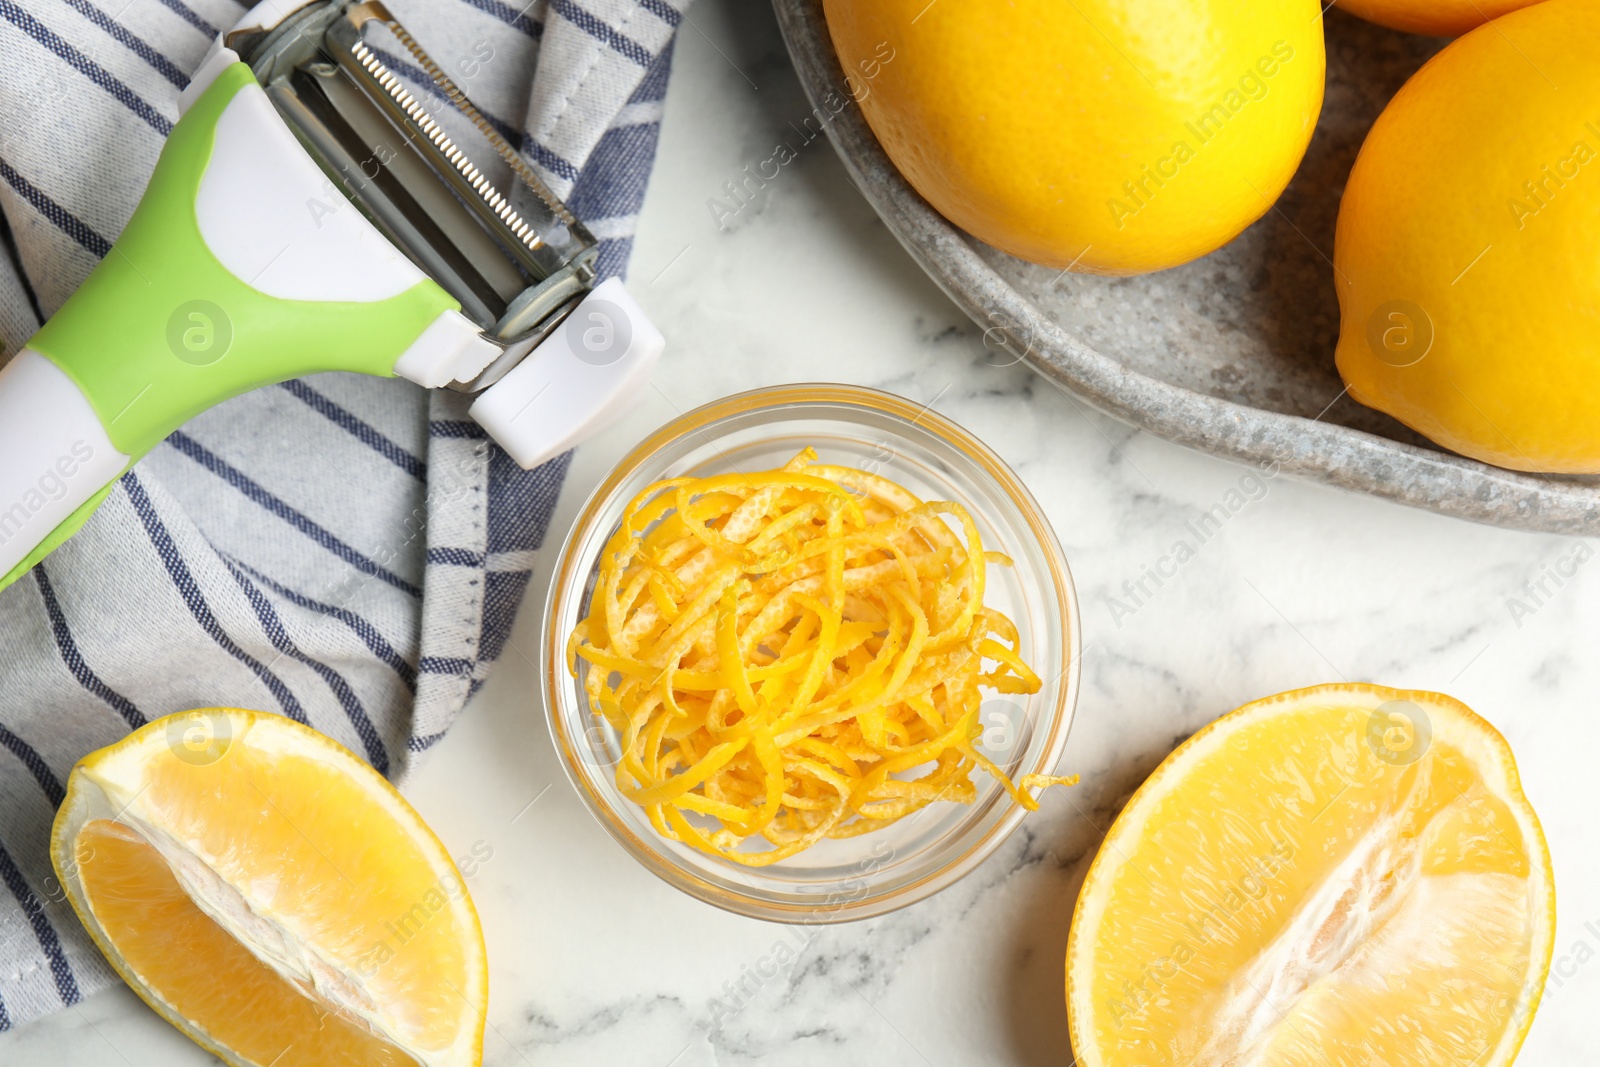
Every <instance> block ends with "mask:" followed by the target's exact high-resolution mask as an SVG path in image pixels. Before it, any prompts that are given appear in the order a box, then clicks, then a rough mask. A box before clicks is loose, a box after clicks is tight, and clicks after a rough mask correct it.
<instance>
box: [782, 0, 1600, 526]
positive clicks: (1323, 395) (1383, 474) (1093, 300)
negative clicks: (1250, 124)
mask: <svg viewBox="0 0 1600 1067" xmlns="http://www.w3.org/2000/svg"><path fill="white" fill-rule="evenodd" d="M774 6H775V7H776V9H777V13H778V21H779V23H780V25H781V26H782V28H783V35H784V39H785V41H786V42H787V43H788V46H789V53H790V55H791V56H792V57H793V59H794V64H795V67H796V69H797V70H798V72H799V75H800V81H801V84H802V85H803V86H804V87H805V90H806V94H807V95H808V96H809V98H810V100H811V102H812V104H813V105H814V106H816V107H818V108H821V109H823V110H822V111H821V112H820V113H822V114H830V113H832V112H833V111H835V110H838V109H839V105H840V102H841V101H842V100H848V99H849V94H848V92H847V91H846V90H845V82H844V74H843V72H842V71H841V70H840V67H839V63H838V60H837V58H836V57H835V55H834V52H833V44H832V42H831V41H830V40H829V38H828V31H827V26H826V25H825V23H824V21H823V15H822V3H821V0H774ZM1327 38H1328V89H1327V99H1326V102H1325V104H1324V106H1323V112H1322V117H1321V120H1320V121H1319V123H1318V125H1317V133H1316V136H1315V138H1314V139H1313V140H1312V143H1311V148H1310V150H1309V151H1308V153H1307V155H1306V159H1305V162H1304V163H1303V164H1302V165H1301V167H1300V172H1299V173H1298V174H1297V175H1296V176H1295V179H1294V181H1293V183H1292V184H1291V185H1290V186H1289V189H1288V191H1287V192H1286V193H1285V194H1284V196H1283V198H1282V199H1281V200H1280V201H1279V202H1278V205H1277V207H1276V208H1275V209H1274V210H1273V211H1270V212H1268V213H1267V215H1266V216H1265V217H1264V218H1262V219H1261V220H1260V221H1259V222H1257V223H1256V224H1255V225H1254V226H1252V227H1251V228H1250V229H1249V230H1247V231H1245V233H1244V234H1242V235H1241V236H1240V237H1239V238H1238V239H1237V240H1235V241H1234V242H1233V243H1231V244H1230V245H1228V246H1227V247H1226V248H1224V249H1222V250H1220V251H1218V252H1215V253H1213V254H1212V255H1210V256H1207V257H1205V258H1204V259H1201V260H1199V261H1197V262H1195V263H1191V264H1189V265H1187V266H1184V267H1179V268H1177V269H1174V270H1169V271H1163V272H1161V273H1158V274H1151V275H1145V276H1143V277H1139V278H1101V277H1092V276H1088V275H1082V274H1066V275H1062V274H1061V273H1060V272H1058V271H1053V270H1048V269H1046V268H1043V267H1038V266H1034V265H1033V264H1030V263H1025V262H1023V261H1022V260H1019V259H1015V258H1013V257H1011V256H1008V255H1006V254H1005V253H1003V252H1000V251H997V250H996V249H994V248H991V247H990V246H988V245H986V244H984V243H982V242H980V241H978V240H976V239H974V238H972V237H970V236H968V235H967V234H966V233H964V232H963V231H961V230H959V229H957V228H956V227H955V226H952V225H951V224H950V223H948V222H946V221H945V220H944V218H943V217H941V216H940V215H939V214H938V213H937V212H936V211H934V210H933V208H931V207H930V206H929V205H928V203H927V202H926V201H924V200H923V199H922V198H921V197H920V196H918V195H917V193H916V192H915V190H913V189H912V188H911V187H910V185H908V184H907V183H906V181H905V180H904V179H903V178H901V177H900V174H899V172H898V171H896V170H895V168H894V165H893V164H891V163H890V162H889V159H888V157H887V156H885V155H884V153H883V150H882V148H880V147H879V145H878V142H877V139H876V138H874V137H873V134H872V130H871V129H870V128H869V127H868V126H867V124H866V121H865V119H863V117H862V115H861V112H860V110H859V109H858V108H857V107H856V106H855V105H854V104H853V103H850V104H849V105H848V106H845V107H844V108H843V109H842V110H838V114H837V115H836V116H835V117H834V118H833V119H832V121H830V122H829V123H828V124H827V130H828V136H829V137H830V138H831V139H832V140H833V143H834V147H835V148H837V149H838V151H839V154H840V155H841V156H842V157H843V158H844V162H845V165H846V167H847V168H848V169H849V170H850V172H851V174H852V176H853V177H854V178H855V181H856V184H857V185H858V186H859V187H860V188H861V190H862V191H863V192H864V194H865V195H866V196H867V198H868V199H869V200H870V201H871V202H872V205H873V207H874V208H876V209H877V212H878V214H879V215H881V216H882V217H883V220H884V221H885V222H886V223H887V224H888V226H889V228H890V230H892V231H893V232H894V234H895V235H896V236H897V237H898V238H899V239H900V242H901V243H902V244H904V245H905V247H906V249H907V250H908V251H910V253H911V254H912V256H914V257H915V258H916V260H917V262H919V263H920V264H921V265H922V267H923V269H924V270H926V271H927V272H928V274H929V275H930V276H931V277H932V278H933V279H934V281H936V282H937V283H938V284H939V285H940V287H941V288H943V289H944V291H945V292H946V293H948V294H949V295H950V297H951V299H953V300H954V301H955V302H956V303H957V304H958V305H960V306H961V308H962V309H963V310H964V311H966V313H967V314H968V315H970V316H972V319H973V321H975V322H976V323H978V324H979V325H980V326H982V327H983V328H984V329H985V331H986V333H985V339H986V342H988V343H993V344H997V345H1004V346H1005V347H1006V349H1007V350H1008V351H1009V352H1010V353H1011V355H1010V356H1008V357H1006V358H1008V359H1009V358H1012V357H1015V358H1020V359H1022V360H1025V361H1026V362H1027V363H1029V364H1030V365H1031V366H1033V367H1034V368H1035V369H1036V370H1037V371H1038V372H1039V373H1040V374H1043V375H1044V376H1045V377H1046V378H1048V379H1049V380H1051V381H1052V382H1054V383H1056V384H1057V385H1060V386H1062V387H1063V388H1065V389H1067V390H1069V391H1070V392H1071V393H1073V394H1074V395H1076V396H1079V397H1082V398H1083V399H1085V400H1087V401H1089V402H1090V403H1091V404H1094V405H1095V406H1096V407H1099V408H1101V409H1102V410H1104V411H1106V412H1109V413H1110V414H1112V415H1115V416H1117V417H1118V418H1121V419H1123V420H1125V421H1127V422H1129V423H1131V424H1133V425H1134V426H1137V427H1139V428H1140V429H1144V430H1148V431H1150V432H1151V433H1154V434H1159V435H1160V436H1162V437H1165V438H1167V439H1168V440H1171V441H1176V442H1178V443H1180V444H1184V445H1187V446H1189V447H1191V448H1195V449H1199V450H1200V451H1203V452H1210V453H1212V454H1214V455H1218V456H1224V457H1227V458H1229V459H1234V460H1238V461H1241V462H1245V463H1265V462H1270V461H1273V460H1276V461H1277V462H1278V463H1279V464H1280V467H1281V469H1282V470H1283V471H1285V472H1287V473H1289V474H1292V475H1297V476H1300V477H1303V478H1308V479H1312V480H1315V481H1319V482H1324V483H1327V484H1329V485H1337V486H1341V487H1343V488H1346V489H1353V490H1357V491H1360V492H1366V493H1371V494H1373V495H1375V496H1380V497H1384V498H1387V499H1389V500H1395V501H1399V502H1401V503H1404V504H1410V505H1412V506H1415V507H1420V508H1427V509H1430V510H1432V511H1438V512H1442V513H1443V514H1446V515H1455V516H1459V517H1461V518H1465V519H1471V520H1474V521H1477V522H1484V523H1491V524H1494V525H1497V526H1509V527H1519V528H1522V529H1529V530H1542V531H1549V532H1557V533H1590V532H1595V531H1600V477H1566V476H1559V475H1550V476H1544V475H1537V474H1519V473H1516V472H1512V471H1505V470H1501V469H1499V468H1496V467H1491V466H1488V465H1486V464H1482V463H1478V462H1476V461H1474V460H1470V459H1464V458H1462V457H1460V456H1456V455H1453V454H1450V453H1447V452H1443V451H1440V450H1439V449H1438V448H1436V447H1435V446H1433V445H1431V444H1430V443H1429V442H1428V441H1426V440H1425V439H1423V438H1422V437H1420V436H1418V435H1417V434H1415V433H1413V432H1412V431H1411V430H1409V429H1407V428H1406V427H1405V426H1403V425H1401V424H1400V423H1398V422H1396V421H1394V420H1393V419H1391V418H1389V417H1388V416H1385V415H1382V414H1379V413H1378V412H1376V411H1373V410H1370V409H1368V408H1364V407H1362V406H1361V405H1360V404H1357V403H1356V402H1355V401H1353V400H1351V399H1350V398H1349V397H1347V396H1344V395H1343V389H1344V386H1343V383H1342V382H1341V381H1340V380H1339V375H1338V372H1337V371H1336V370H1335V369H1334V364H1333V350H1334V344H1335V342H1336V341H1337V339H1338V334H1339V308H1338V302H1337V300H1336V298H1335V296H1334V288H1333V281H1332V269H1333V268H1332V266H1331V264H1330V263H1329V260H1328V258H1327V255H1328V254H1331V253H1332V250H1333V230H1334V222H1335V219H1336V217H1337V213H1338V203H1339V195H1340V193H1341V192H1342V191H1343V189H1344V182H1345V178H1346V176H1347V175H1348V174H1349V173H1350V167H1351V165H1352V164H1353V163H1354V162H1355V157H1356V153H1357V151H1359V149H1360V147H1361V142H1362V140H1363V138H1365V136H1366V133H1367V130H1368V128H1369V127H1370V126H1371V125H1372V122H1373V120H1374V119H1375V118H1376V117H1377V115H1378V113H1379V112H1380V111H1381V110H1382V109H1383V106H1384V104H1386V103H1387V102H1388V100H1389V98H1390V97H1391V96H1392V95H1393V94H1394V92H1395V91H1396V90H1397V89H1399V87H1400V86H1401V85H1402V84H1403V83H1404V82H1405V80H1406V79H1407V78H1408V77H1410V75H1411V74H1412V72H1413V71H1415V70H1416V69H1417V68H1418V67H1419V66H1421V65H1422V63H1423V62H1425V61H1426V60H1427V59H1428V57H1429V56H1431V55H1432V54H1433V53H1434V52H1436V51H1437V50H1438V49H1439V48H1440V47H1441V45H1442V42H1440V41H1436V40H1430V39H1426V38H1419V37H1412V36H1407V35H1404V34H1399V33H1393V32H1391V31H1388V30H1384V29H1380V28H1378V27H1376V26H1372V25H1369V24H1367V23H1364V22H1361V21H1360V20H1358V19H1355V18H1352V17H1350V16H1347V15H1345V14H1343V13H1342V12H1337V11H1335V12H1331V13H1330V14H1329V16H1328V19H1327Z"/></svg>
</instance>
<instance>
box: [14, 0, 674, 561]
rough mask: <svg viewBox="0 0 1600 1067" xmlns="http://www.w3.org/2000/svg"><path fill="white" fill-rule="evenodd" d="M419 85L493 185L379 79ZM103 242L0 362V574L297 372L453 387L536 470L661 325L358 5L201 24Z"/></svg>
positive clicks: (619, 381) (652, 348) (413, 102)
mask: <svg viewBox="0 0 1600 1067" xmlns="http://www.w3.org/2000/svg"><path fill="white" fill-rule="evenodd" d="M401 53H406V54H409V56H410V59H411V60H412V61H414V62H415V64H416V65H417V66H419V67H421V68H422V70H423V71H425V72H426V73H427V75H428V76H429V77H430V78H432V80H433V82H434V83H435V87H436V88H437V90H438V92H439V94H440V95H441V96H442V97H443V98H444V99H446V100H448V101H449V102H450V103H451V104H452V105H453V106H454V108H455V109H456V110H457V111H459V112H460V113H462V114H463V115H465V117H466V118H467V119H469V120H470V121H471V123H472V125H473V126H475V127H476V128H477V129H478V130H479V131H480V132H481V133H482V135H483V137H484V139H485V140H486V141H487V142H488V144H489V146H490V147H491V148H492V149H493V150H494V152H495V153H496V154H497V155H498V156H499V157H500V158H501V159H502V160H503V161H504V162H505V164H506V166H507V168H508V169H509V173H510V175H511V182H510V187H509V188H508V190H506V191H502V190H501V189H499V188H497V187H496V186H495V185H494V184H493V183H492V182H491V181H490V180H489V179H488V177H486V176H485V175H484V173H483V172H482V171H481V170H480V169H479V168H478V166H477V165H476V164H475V163H474V162H473V161H472V160H471V159H470V158H469V157H468V156H467V154H466V153H464V152H463V151H462V150H461V148H460V147H459V146H458V145H457V144H456V143H455V142H454V141H453V140H452V138H451V137H450V136H449V135H448V134H447V133H446V132H445V131H444V129H443V128H442V127H441V126H440V125H439V123H438V122H436V121H435V120H434V118H433V117H432V116H431V115H430V114H429V113H428V111H427V110H425V109H424V108H423V107H422V105H421V104H420V103H419V102H418V101H417V99H416V97H415V96H414V95H413V94H412V93H411V92H410V91H409V90H408V89H407V88H406V87H405V86H404V85H403V84H402V83H401V81H400V80H399V78H398V77H397V76H396V74H395V73H394V71H393V70H392V69H391V67H392V66H393V65H394V61H393V60H392V59H390V58H388V57H390V56H394V55H398V54H401ZM178 107H179V112H180V118H179V121H178V122H177V124H176V125H175V126H174V127H173V130H172V133H171V135H170V137H169V138H168V140H167V143H166V146H165V147H164V148H163V149H162V152H161V156H160V159H159V160H158V162H157V164H156V168H155V172H154V174H153V175H152V176H151V179H150V184H149V186H148V188H147V189H146V190H145V194H144V197H143V199H142V200H141V201H140V202H139V206H138V208H137V209H136V210H135V211H134V213H133V217H132V218H131V219H130V220H129V222H128V225H127V228H126V229H125V230H124V231H123V232H122V235H121V237H119V238H118V239H117V241H116V244H115V245H114V246H113V248H112V250H111V252H110V253H109V254H108V255H107V256H106V257H105V258H104V259H103V260H102V261H101V263H100V265H99V266H98V267H96V268H95V270H94V272H93V273H92V274H90V275H89V278H88V280H87V281H85V282H84V284H83V286H82V287H81V288H80V289H79V290H78V291H77V292H76V293H75V294H73V296H72V297H71V298H70V299H69V300H68V301H67V302H66V303H65V304H64V305H63V306H62V307H61V309H60V310H59V311H58V312H56V314H55V315H54V316H53V317H52V318H51V319H50V321H49V322H47V323H46V324H45V325H44V327H43V328H42V329H40V330H39V332H38V333H37V334H35V335H34V337H33V339H32V340H31V341H29V342H28V344H27V345H26V347H24V348H23V349H22V350H21V351H20V352H19V353H18V354H17V355H16V356H15V358H13V359H12V360H11V362H10V363H8V364H7V365H6V366H5V367H4V368H3V369H0V456H3V457H4V460H3V462H0V589H3V588H5V586H7V585H9V584H10V583H11V582H13V581H15V580H16V579H17V578H18V577H19V576H21V575H22V574H24V573H26V572H27V571H28V570H29V569H30V568H31V567H32V566H33V565H34V564H35V563H37V562H38V561H39V560H40V559H42V558H44V556H45V555H47V554H48V553H49V552H50V551H51V550H52V549H54V548H55V547H56V546H57V545H59V544H61V543H62V542H63V541H65V540H66V539H67V538H68V537H70V536H71V535H72V534H73V532H75V531H76V530H77V529H78V528H79V527H80V526H82V525H83V523H84V521H85V520H87V519H88V517H89V515H90V514H92V513H93V511H94V509H95V508H96V507H97V506H98V505H99V504H100V502H101V501H102V500H104V499H105V498H106V496H107V495H108V494H109V493H110V491H111V488H112V486H113V485H115V483H116V481H117V479H118V478H119V477H120V476H121V475H122V473H123V472H124V471H126V470H127V469H128V468H129V467H130V466H132V465H133V464H134V463H135V462H137V461H138V459H139V458H140V457H142V456H143V455H144V454H145V453H147V452H149V451H150V450H151V449H152V448H154V447H155V446H156V445H157V444H159V443H160V442H161V441H162V440H163V439H164V438H165V437H166V436H167V435H168V434H170V433H171V432H172V431H174V430H176V429H177V428H178V427H179V426H181V425H182V424H183V423H184V422H186V421H188V420H189V419H190V418H192V417H193V416H195V415H197V414H198V413H200V412H201V411H204V410H205V409H207V408H209V407H212V406H214V405H216V404H219V403H221V402H222V401H224V400H227V399H229V398H230V397H233V396H237V395H239V394H240V393H243V392H246V391H248V390H250V389H255V388H259V387H261V386H265V385H271V384H275V383H277V382H281V381H286V380H288V379H291V378H297V377H300V376H302V375H305V374H312V373H316V372H320V371H334V370H342V371H357V372H361V373H365V374H372V375H378V376H383V377H390V376H399V377H402V378H407V379H409V380H411V381H413V382H416V383H417V384H418V385H422V386H425V387H428V388H450V389H457V390H462V391H466V392H470V393H473V394H476V399H475V400H474V401H473V403H472V405H471V407H470V409H469V413H470V415H471V417H472V418H473V419H474V420H475V421H477V422H478V423H479V424H480V425H482V426H483V427H484V429H485V430H486V431H487V433H488V434H489V436H490V437H492V438H493V439H494V440H495V441H497V442H498V443H499V444H500V445H501V446H502V447H503V448H504V449H505V450H506V452H507V453H509V454H510V456H511V457H512V458H513V459H515V460H516V461H517V462H518V463H520V464H521V465H522V466H524V467H534V466H537V465H538V464H540V463H542V462H544V461H545V460H547V459H549V458H551V457H553V456H555V455H558V454H559V453H561V452H564V451H565V450H567V449H568V448H571V447H572V446H573V445H575V444H577V443H578V441H580V440H582V439H583V438H584V437H586V436H587V435H589V434H590V433H592V432H594V431H595V430H597V429H599V428H600V427H601V426H602V425H604V424H606V423H608V422H610V421H611V420H612V419H613V418H614V417H615V416H616V415H617V414H619V413H620V412H621V411H622V410H623V409H625V408H626V406H627V405H628V403H629V402H630V401H631V400H633V399H634V398H635V397H636V395H637V394H638V392H639V391H640V390H641V389H642V388H643V387H644V385H645V384H646V382H647V381H648V378H649V373H650V370H651V368H652V367H653V366H654V364H655V362H656V359H657V357H658V356H659V355H660V353H661V350H662V348H663V346H664V340H663V338H662V336H661V333H660V331H658V330H657V329H656V328H655V327H654V326H652V325H651V323H650V321H649V319H648V318H646V317H645V315H644V313H643V312H642V311H641V310H640V308H639V305H638V304H637V303H636V302H635V301H634V300H633V298H632V297H631V296H629V294H628V292H627V290H626V289H625V288H624V287H623V285H622V283H621V282H620V281H619V280H617V279H610V280H607V281H604V282H600V281H599V280H598V278H597V276H596V273H595V259H596V256H597V254H598V246H597V242H596V241H595V239H594V237H593V236H592V235H591V234H590V233H589V232H588V230H586V229H585V228H584V226H583V224H582V223H581V222H579V221H578V219H577V218H575V217H574V216H573V214H572V212H571V211H570V210H568V208H567V206H566V205H565V204H563V203H562V202H561V200H560V199H559V198H558V197H557V196H555V194H554V193H552V192H551V191H550V189H549V188H548V187H547V186H546V185H545V183H544V182H543V181H542V180H540V178H539V177H538V175H536V174H535V173H534V172H533V170H532V169H531V168H530V167H529V166H528V165H527V163H526V162H524V160H523V159H522V157H521V156H520V155H519V154H518V152H517V151H516V150H515V149H514V148H513V147H512V146H511V145H509V144H508V143H506V141H505V140H504V138H502V137H501V136H500V134H499V133H498V132H496V130H495V128H494V127H493V126H492V125H490V123H489V122H488V121H487V120H486V119H485V118H484V117H483V115H481V114H480V113H479V112H478V111H477V109H476V108H474V107H473V106H472V103H471V102H470V101H469V100H468V99H467V97H466V95H465V94H464V93H462V92H461V90H460V89H459V88H457V87H456V85H455V84H454V83H453V82H452V81H451V80H450V79H449V78H448V77H447V76H446V75H445V74H444V72H443V71H442V70H441V69H440V68H439V66H438V65H437V64H436V63H435V62H434V61H433V60H432V59H431V58H430V57H429V56H428V54H427V53H426V52H425V51H424V50H423V48H422V47H421V46H420V45H419V44H417V42H416V40H415V39H413V38H412V36H411V35H410V34H409V33H408V32H406V30H405V27H404V26H402V25H401V24H400V23H399V22H398V21H397V20H396V19H395V18H394V16H393V15H391V14H390V13H389V12H388V10H387V9H386V8H385V7H384V6H383V4H381V3H378V2H375V0H310V2H305V3H301V4H299V5H294V4H293V2H292V0H289V2H281V0H280V2H274V0H267V2H265V3H261V4H258V5H257V6H256V7H255V8H254V9H252V10H251V11H250V12H249V13H247V14H246V15H245V16H244V18H243V20H241V21H240V22H239V24H238V25H237V26H235V27H234V28H233V29H232V30H231V31H228V32H226V33H224V34H221V35H219V37H218V39H217V40H216V41H215V42H214V43H213V44H212V46H211V49H210V51H209V52H208V53H207V54H206V57H205V59H204V60H203V61H202V63H201V65H200V67H199V69H198V70H197V72H196V73H195V75H194V78H193V80H192V81H191V82H190V84H189V86H188V87H187V88H186V89H185V90H184V91H183V93H182V95H181V96H180V97H179V101H178Z"/></svg>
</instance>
